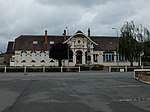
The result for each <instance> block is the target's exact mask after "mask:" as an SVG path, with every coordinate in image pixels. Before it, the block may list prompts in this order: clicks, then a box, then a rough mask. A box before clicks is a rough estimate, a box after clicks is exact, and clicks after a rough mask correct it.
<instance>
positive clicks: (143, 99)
mask: <svg viewBox="0 0 150 112" xmlns="http://www.w3.org/2000/svg"><path fill="white" fill-rule="evenodd" d="M131 101H132V102H133V101H134V102H137V101H150V97H149V98H129V99H120V100H119V102H131Z"/></svg>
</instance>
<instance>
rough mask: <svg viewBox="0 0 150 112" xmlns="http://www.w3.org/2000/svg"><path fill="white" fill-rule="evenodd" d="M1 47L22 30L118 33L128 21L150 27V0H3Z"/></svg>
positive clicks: (0, 30) (31, 32)
mask: <svg viewBox="0 0 150 112" xmlns="http://www.w3.org/2000/svg"><path fill="white" fill-rule="evenodd" d="M0 4H1V6H0V12H1V18H0V51H1V49H2V46H3V48H4V45H6V44H7V42H8V41H10V40H14V39H15V38H16V37H17V36H19V35H22V34H44V30H45V29H47V30H48V33H49V34H55V35H62V33H63V30H64V29H65V27H66V26H67V27H68V29H69V34H70V35H73V34H74V33H75V32H76V31H77V30H82V31H83V32H85V33H87V28H88V27H90V28H91V33H92V35H116V33H115V31H113V30H112V29H111V28H112V27H116V28H117V29H118V30H119V29H120V28H121V26H122V25H123V24H124V22H125V21H131V20H133V21H135V23H137V24H143V26H146V27H148V28H149V29H150V26H149V25H150V22H149V20H150V14H149V10H150V7H149V4H150V0H13V1H12V0H0Z"/></svg>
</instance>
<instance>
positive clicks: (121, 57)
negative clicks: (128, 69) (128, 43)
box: [116, 53, 126, 61]
mask: <svg viewBox="0 0 150 112" xmlns="http://www.w3.org/2000/svg"><path fill="white" fill-rule="evenodd" d="M116 61H126V58H125V56H124V55H122V54H118V53H117V54H116Z"/></svg>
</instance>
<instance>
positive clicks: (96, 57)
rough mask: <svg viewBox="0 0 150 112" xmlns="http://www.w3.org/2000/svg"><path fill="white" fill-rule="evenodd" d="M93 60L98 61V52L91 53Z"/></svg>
mask: <svg viewBox="0 0 150 112" xmlns="http://www.w3.org/2000/svg"><path fill="white" fill-rule="evenodd" d="M93 59H94V62H98V54H94V55H93Z"/></svg>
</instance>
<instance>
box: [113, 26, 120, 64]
mask: <svg viewBox="0 0 150 112" xmlns="http://www.w3.org/2000/svg"><path fill="white" fill-rule="evenodd" d="M112 29H113V30H115V31H116V34H117V52H118V59H117V60H116V61H117V67H118V66H119V38H118V37H119V36H118V30H117V28H112Z"/></svg>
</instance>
